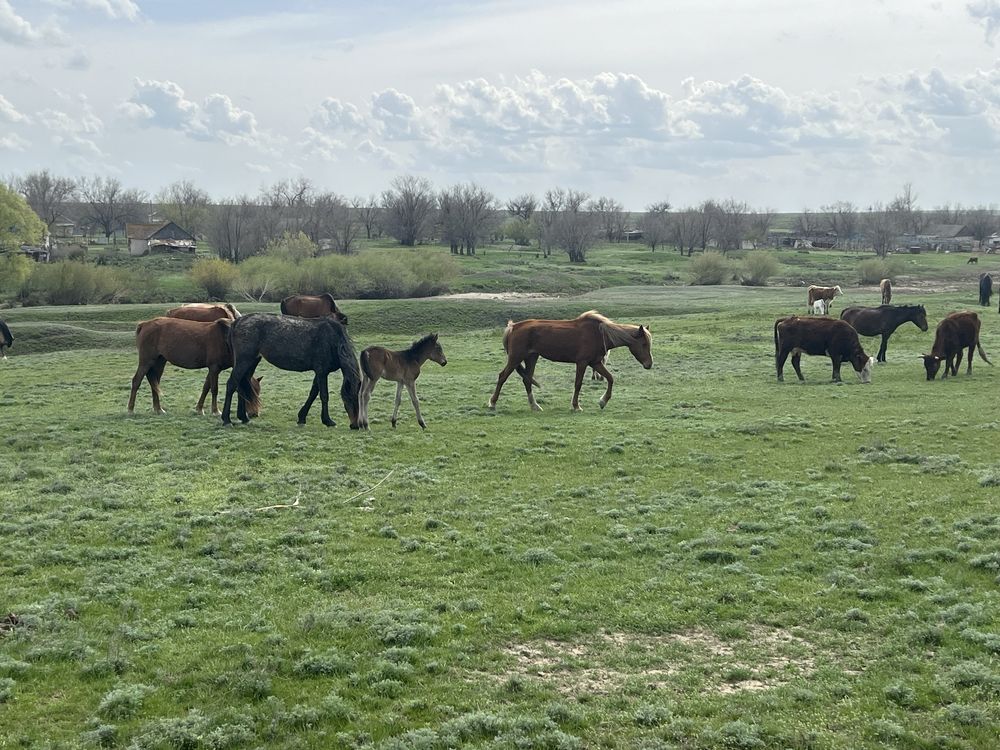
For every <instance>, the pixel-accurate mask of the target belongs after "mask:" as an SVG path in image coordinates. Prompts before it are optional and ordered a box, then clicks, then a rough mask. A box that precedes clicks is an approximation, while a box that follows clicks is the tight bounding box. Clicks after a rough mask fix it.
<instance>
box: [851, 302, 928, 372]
mask: <svg viewBox="0 0 1000 750" xmlns="http://www.w3.org/2000/svg"><path fill="white" fill-rule="evenodd" d="M840 319H841V320H846V321H847V322H848V323H850V324H851V326H852V327H853V328H854V330H855V331H857V332H858V333H860V334H861V335H862V336H881V337H882V346H880V347H879V349H878V356H877V357H876V361H877V362H885V350H886V347H888V346H889V337H890V336H891V335H892V334H893V333H895V331H896V329H897V328H899V327H900V326H901V325H903V323H906V322H907V321H909V322H911V323H913V325H915V326H916V327H917V328H919V329H920V330H921V331H926V330H927V311H926V310H924V306H923V305H879V306H878V307H846V308H844V311H843V312H842V313H840Z"/></svg>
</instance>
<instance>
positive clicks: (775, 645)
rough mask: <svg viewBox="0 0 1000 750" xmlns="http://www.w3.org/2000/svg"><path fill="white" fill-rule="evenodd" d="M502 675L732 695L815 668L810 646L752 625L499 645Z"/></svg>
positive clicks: (571, 686) (578, 685)
mask: <svg viewBox="0 0 1000 750" xmlns="http://www.w3.org/2000/svg"><path fill="white" fill-rule="evenodd" d="M504 653H505V654H506V655H507V656H508V657H509V658H510V659H511V667H510V669H509V670H508V672H507V673H506V674H503V675H501V678H502V679H510V678H511V677H520V678H525V679H531V680H539V681H541V682H544V683H546V684H548V685H551V686H552V687H554V688H555V689H556V690H558V691H559V692H560V693H563V694H565V695H580V694H581V693H590V694H598V695H607V694H610V693H614V692H616V691H619V690H621V689H623V688H624V687H626V686H629V687H635V686H637V685H641V686H644V687H645V688H647V689H650V690H657V689H663V688H669V687H671V686H677V687H683V688H684V689H685V690H690V689H697V688H696V686H697V685H700V686H701V687H700V689H701V690H702V692H705V693H720V694H731V693H738V692H745V691H759V690H771V689H773V688H776V687H780V686H781V685H785V684H787V683H789V682H791V681H792V680H793V679H796V678H799V677H808V676H809V675H811V674H813V673H814V672H815V671H816V668H817V658H818V657H819V656H820V655H819V654H818V652H817V648H816V646H815V645H813V644H811V643H809V642H807V641H805V640H803V639H802V638H799V637H797V636H794V635H792V634H791V633H789V632H787V631H785V630H781V629H778V628H767V627H763V626H756V627H754V628H752V629H751V630H750V632H748V633H747V634H746V636H745V637H743V638H740V639H738V640H723V639H721V638H719V636H717V635H715V634H713V633H710V632H708V631H705V630H690V631H687V632H684V633H672V634H667V635H657V636H653V635H641V634H636V633H625V632H604V633H598V634H596V635H594V636H590V637H588V638H586V639H583V640H577V641H555V640H542V641H532V642H528V643H518V644H512V645H510V646H508V647H507V648H505V649H504Z"/></svg>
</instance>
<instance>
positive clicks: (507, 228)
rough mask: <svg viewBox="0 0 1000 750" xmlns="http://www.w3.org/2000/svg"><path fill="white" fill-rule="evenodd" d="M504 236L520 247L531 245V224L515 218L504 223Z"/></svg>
mask: <svg viewBox="0 0 1000 750" xmlns="http://www.w3.org/2000/svg"><path fill="white" fill-rule="evenodd" d="M503 236H504V237H506V238H507V239H508V240H510V241H511V242H513V243H514V244H515V245H517V246H519V247H529V246H530V245H531V224H530V223H528V222H527V221H525V220H524V219H522V218H520V217H517V216H514V217H511V218H510V219H507V221H505V222H504V223H503Z"/></svg>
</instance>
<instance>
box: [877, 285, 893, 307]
mask: <svg viewBox="0 0 1000 750" xmlns="http://www.w3.org/2000/svg"><path fill="white" fill-rule="evenodd" d="M878 288H879V291H881V292H882V304H883V305H888V304H889V303H890V302H892V282H891V281H889V279H882V280H881V281H880V282H879V283H878Z"/></svg>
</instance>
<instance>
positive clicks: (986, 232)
mask: <svg viewBox="0 0 1000 750" xmlns="http://www.w3.org/2000/svg"><path fill="white" fill-rule="evenodd" d="M963 219H964V220H963V221H962V222H961V223H963V224H965V226H966V227H967V228H968V229H969V233H970V234H971V235H972V236H973V237H974V238H975V239H976V240H977V241H978V242H979V245H980V247H982V244H983V243H984V242H985V241H986V240H988V239H989V238H990V235H992V234H993V233H994V232H995V231H997V229H998V228H1000V220H998V219H997V212H996V208H995V207H994V206H988V207H987V206H976V207H975V208H972V209H969V210H968V211H966V213H965V216H964V217H963Z"/></svg>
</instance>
